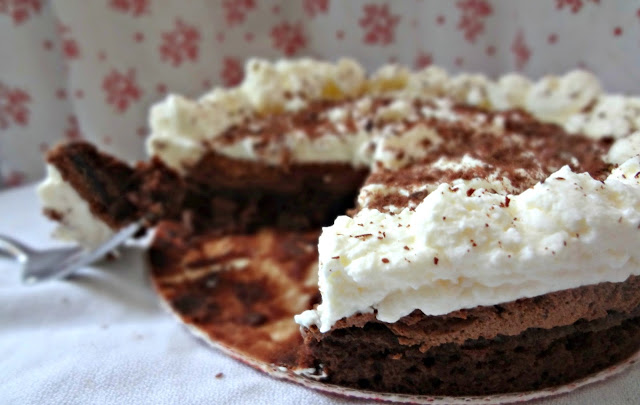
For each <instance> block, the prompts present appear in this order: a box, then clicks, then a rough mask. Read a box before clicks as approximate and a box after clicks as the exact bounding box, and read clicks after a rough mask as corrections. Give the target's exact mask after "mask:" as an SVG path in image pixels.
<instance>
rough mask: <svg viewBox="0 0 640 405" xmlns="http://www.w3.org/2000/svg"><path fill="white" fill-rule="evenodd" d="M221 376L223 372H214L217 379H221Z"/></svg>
mask: <svg viewBox="0 0 640 405" xmlns="http://www.w3.org/2000/svg"><path fill="white" fill-rule="evenodd" d="M222 377H224V374H223V373H218V374H216V378H217V379H218V380H219V379H221V378H222Z"/></svg>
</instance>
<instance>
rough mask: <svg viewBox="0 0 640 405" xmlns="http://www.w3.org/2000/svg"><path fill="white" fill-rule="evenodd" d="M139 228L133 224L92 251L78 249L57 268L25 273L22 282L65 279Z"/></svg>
mask: <svg viewBox="0 0 640 405" xmlns="http://www.w3.org/2000/svg"><path fill="white" fill-rule="evenodd" d="M141 226H142V222H134V223H132V224H130V225H128V226H126V227H124V228H122V229H121V230H119V231H118V232H116V233H115V234H114V235H113V236H112V237H111V238H109V239H107V240H106V241H105V242H103V243H102V244H101V245H100V246H98V247H97V248H96V249H94V250H82V249H79V250H78V252H76V253H75V254H72V255H71V256H69V257H68V258H67V259H66V260H64V261H63V262H62V263H61V264H60V266H58V267H57V268H50V267H48V268H46V269H43V271H42V272H37V271H36V272H33V273H31V274H26V272H25V273H24V274H23V281H24V282H25V283H28V284H34V283H37V282H41V281H46V280H54V279H60V278H65V277H67V276H69V275H71V274H72V273H73V272H75V271H76V270H78V269H79V268H81V267H84V266H86V265H88V264H90V263H93V262H94V261H96V260H98V259H100V258H101V257H102V256H104V255H106V254H107V253H109V252H111V251H112V250H113V249H115V248H116V247H118V246H120V245H121V244H122V243H123V242H124V241H126V240H127V239H129V238H131V237H132V236H133V235H134V234H135V233H136V232H138V230H139V229H140V227H141Z"/></svg>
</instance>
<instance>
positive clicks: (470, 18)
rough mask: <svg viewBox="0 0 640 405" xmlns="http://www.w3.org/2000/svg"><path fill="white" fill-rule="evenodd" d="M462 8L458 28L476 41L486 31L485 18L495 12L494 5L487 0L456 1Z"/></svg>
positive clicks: (471, 40)
mask: <svg viewBox="0 0 640 405" xmlns="http://www.w3.org/2000/svg"><path fill="white" fill-rule="evenodd" d="M456 6H457V7H458V9H460V20H459V21H458V29H459V30H460V31H462V32H463V33H464V38H465V39H466V40H467V41H469V42H471V43H475V42H476V38H477V37H478V35H480V34H482V33H483V32H484V20H485V19H486V18H487V17H489V16H490V15H491V14H492V13H493V7H492V6H491V3H489V2H488V1H487V0H461V1H458V2H457V3H456Z"/></svg>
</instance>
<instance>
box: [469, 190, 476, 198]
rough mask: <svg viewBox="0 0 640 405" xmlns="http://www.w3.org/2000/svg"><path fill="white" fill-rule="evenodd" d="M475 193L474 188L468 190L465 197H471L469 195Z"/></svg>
mask: <svg viewBox="0 0 640 405" xmlns="http://www.w3.org/2000/svg"><path fill="white" fill-rule="evenodd" d="M475 191H476V189H475V188H470V189H469V190H467V197H471V195H472V194H473V193H474V192H475Z"/></svg>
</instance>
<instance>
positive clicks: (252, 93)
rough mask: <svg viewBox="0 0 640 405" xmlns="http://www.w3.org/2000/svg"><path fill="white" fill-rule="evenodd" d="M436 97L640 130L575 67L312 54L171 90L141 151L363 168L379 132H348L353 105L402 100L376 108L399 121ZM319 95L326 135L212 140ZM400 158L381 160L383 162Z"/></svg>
mask: <svg viewBox="0 0 640 405" xmlns="http://www.w3.org/2000/svg"><path fill="white" fill-rule="evenodd" d="M441 97H446V98H447V99H448V101H447V102H448V103H450V104H451V103H463V104H470V105H474V106H479V107H483V108H488V109H491V110H507V109H513V108H521V109H524V110H526V111H528V112H529V113H531V114H533V115H534V116H535V117H537V118H538V119H541V120H543V121H547V122H552V123H556V124H559V125H561V126H563V127H564V128H565V129H566V130H567V131H568V132H572V133H579V132H584V133H586V134H588V135H589V136H593V137H596V138H597V137H602V136H607V135H612V136H616V137H619V136H624V135H627V134H629V133H631V132H634V131H636V130H640V101H638V100H640V99H637V98H629V97H624V96H620V95H606V94H603V93H602V90H601V87H600V84H599V82H598V80H597V79H596V78H595V77H594V76H593V75H592V74H590V73H588V72H586V71H581V70H574V71H572V72H569V73H567V74H565V75H564V76H545V77H543V78H541V79H540V80H538V81H537V82H531V81H530V80H529V79H527V78H525V77H523V76H520V75H517V74H513V73H510V74H507V75H504V76H502V77H499V78H498V79H496V80H490V79H488V78H487V77H485V76H483V75H478V74H459V75H455V76H449V75H448V74H447V72H446V71H444V70H443V69H441V68H438V67H434V66H431V67H428V68H426V69H423V70H421V71H417V72H411V71H410V70H408V69H407V68H404V67H402V66H397V65H387V66H383V67H381V68H380V69H378V70H377V71H376V72H374V73H373V74H372V75H371V76H369V77H367V76H366V74H365V71H364V69H363V68H362V66H360V65H359V64H358V63H357V62H355V61H353V60H351V59H341V60H339V61H338V62H336V63H327V62H320V61H315V60H311V59H300V60H292V61H289V60H285V61H278V62H275V63H270V62H268V61H265V60H261V59H252V60H249V61H248V62H247V65H246V68H245V79H244V81H243V82H242V83H241V84H240V85H239V86H238V87H235V88H231V89H215V90H213V91H211V92H210V93H207V94H205V95H203V96H202V97H201V98H200V99H198V100H189V99H186V98H184V97H181V96H178V95H174V94H171V95H169V96H167V98H166V99H165V100H164V101H162V102H160V103H158V104H156V105H155V106H153V107H152V109H151V113H150V119H149V121H150V128H151V136H150V137H149V138H148V140H147V150H148V153H149V155H151V156H158V157H159V158H160V159H162V160H163V161H164V162H165V163H166V164H167V165H168V166H170V167H172V168H174V169H176V170H177V171H179V172H185V171H187V170H188V169H189V167H190V166H192V165H194V164H195V163H196V162H197V161H198V160H199V159H200V158H201V157H202V156H203V154H204V153H206V151H207V150H214V151H215V152H216V153H220V154H223V155H226V156H230V157H233V158H238V159H248V160H257V161H261V162H264V163H267V164H281V163H282V162H283V159H286V161H287V162H289V163H291V162H294V163H296V162H297V163H310V162H328V161H331V162H335V163H347V164H351V165H353V166H356V167H362V166H370V165H373V164H375V161H376V159H377V158H378V156H379V155H380V153H379V152H380V151H378V153H376V154H375V155H373V154H371V153H369V154H367V152H366V150H367V149H369V148H370V145H369V144H370V143H371V142H376V138H377V137H378V136H379V135H380V133H372V134H371V133H370V134H367V133H363V132H362V131H360V129H361V128H360V127H359V128H358V131H354V130H353V128H349V126H348V125H347V123H348V122H349V120H352V119H354V116H355V115H357V113H358V108H360V109H362V110H364V113H367V112H368V111H367V110H369V107H368V106H370V105H371V103H372V101H375V100H376V99H379V98H391V99H394V100H403V101H398V105H393V104H392V105H391V106H389V108H388V109H386V110H384V111H382V110H381V111H378V115H379V118H380V119H382V120H387V119H391V120H392V121H394V120H395V121H396V122H397V121H399V120H400V118H398V117H402V119H410V117H411V116H412V111H411V103H412V102H413V101H414V100H434V99H436V100H437V99H438V98H441ZM322 101H330V102H337V103H338V105H337V106H336V107H334V108H332V109H331V110H330V113H329V114H326V116H327V118H328V119H329V120H330V122H331V123H332V124H333V127H332V128H329V130H327V131H325V133H324V136H326V138H327V139H326V140H324V141H320V140H319V139H316V138H317V136H316V137H311V136H309V134H307V133H305V132H304V131H302V132H301V131H297V130H292V131H290V132H289V133H285V134H282V136H281V137H280V138H279V139H278V140H274V139H270V140H268V141H267V142H268V146H267V147H265V146H264V141H262V140H260V139H259V136H257V135H258V134H260V129H259V128H257V127H256V129H255V131H253V132H254V133H252V131H251V130H249V129H248V128H247V131H246V133H245V134H244V136H240V137H236V138H235V140H234V142H233V143H229V142H221V141H220V139H221V138H224V137H225V136H226V135H227V134H228V130H229V129H230V128H233V127H234V126H238V125H241V124H242V123H243V122H248V121H250V122H254V121H255V120H256V119H258V120H259V119H260V118H261V117H264V116H265V115H267V114H271V113H275V114H285V115H286V114H291V113H296V112H300V111H304V110H305V109H307V108H309V107H310V106H312V105H314V103H318V102H322ZM340 102H342V104H341V103H340ZM394 104H395V103H394ZM445 110H446V109H442V108H441V109H439V111H440V113H441V116H440V117H439V118H441V119H443V118H445V117H453V118H452V119H458V118H457V117H456V116H455V114H454V115H452V114H447V113H446V111H445ZM364 113H361V114H360V115H361V116H363V115H364ZM466 118H468V117H465V119H466ZM397 129H400V126H398V127H397ZM396 132H399V131H396ZM374 147H375V146H374ZM396 147H397V145H393V146H392V148H396ZM265 150H266V151H268V152H269V153H265ZM374 156H375V157H374ZM405 163H406V162H402V161H400V162H389V164H390V166H398V165H402V164H405Z"/></svg>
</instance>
